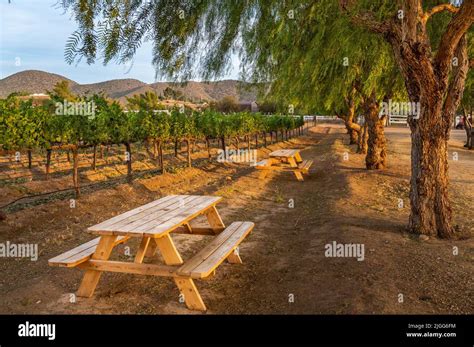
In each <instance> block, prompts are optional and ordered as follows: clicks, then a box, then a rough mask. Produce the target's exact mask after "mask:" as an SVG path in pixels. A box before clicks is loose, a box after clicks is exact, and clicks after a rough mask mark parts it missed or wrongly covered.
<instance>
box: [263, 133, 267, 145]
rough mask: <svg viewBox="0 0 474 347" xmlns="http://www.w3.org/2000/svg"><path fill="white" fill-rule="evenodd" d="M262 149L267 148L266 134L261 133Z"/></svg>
mask: <svg viewBox="0 0 474 347" xmlns="http://www.w3.org/2000/svg"><path fill="white" fill-rule="evenodd" d="M263 147H265V148H267V133H266V132H265V131H264V132H263Z"/></svg>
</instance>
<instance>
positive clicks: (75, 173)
mask: <svg viewBox="0 0 474 347" xmlns="http://www.w3.org/2000/svg"><path fill="white" fill-rule="evenodd" d="M78 154H79V153H78V149H77V147H75V148H73V150H72V161H73V163H72V164H73V168H72V183H73V185H74V192H75V194H76V199H77V198H79V196H80V195H81V191H80V188H79V155H78Z"/></svg>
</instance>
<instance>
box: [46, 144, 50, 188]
mask: <svg viewBox="0 0 474 347" xmlns="http://www.w3.org/2000/svg"><path fill="white" fill-rule="evenodd" d="M50 168H51V149H47V150H46V168H45V171H46V181H47V180H49V170H50Z"/></svg>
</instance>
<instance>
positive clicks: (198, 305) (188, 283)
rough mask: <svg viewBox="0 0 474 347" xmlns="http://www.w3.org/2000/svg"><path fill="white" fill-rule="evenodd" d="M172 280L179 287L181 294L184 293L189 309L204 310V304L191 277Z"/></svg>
mask: <svg viewBox="0 0 474 347" xmlns="http://www.w3.org/2000/svg"><path fill="white" fill-rule="evenodd" d="M174 282H175V283H176V285H177V286H178V288H179V291H180V293H181V294H183V295H184V301H185V302H186V306H187V307H188V308H189V309H191V310H198V311H206V310H207V308H206V305H204V301H202V298H201V295H200V294H199V292H198V290H197V288H196V285H195V284H194V281H193V280H192V279H191V278H175V279H174Z"/></svg>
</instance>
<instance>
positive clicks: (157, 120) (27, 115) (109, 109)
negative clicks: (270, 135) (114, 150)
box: [0, 95, 304, 150]
mask: <svg viewBox="0 0 474 347" xmlns="http://www.w3.org/2000/svg"><path fill="white" fill-rule="evenodd" d="M58 100H59V99H58ZM77 100H78V102H94V105H95V112H94V114H93V115H71V114H68V113H59V114H57V113H56V112H55V108H54V107H52V105H51V104H49V105H44V106H38V107H33V106H32V103H31V101H23V100H20V99H19V98H18V97H14V96H11V97H9V98H7V99H3V100H0V148H2V149H4V150H21V149H35V148H37V149H48V148H51V147H52V146H54V145H59V144H74V145H78V146H84V147H87V146H94V145H98V144H125V143H132V142H137V141H145V140H150V139H152V140H159V141H163V142H164V141H168V140H173V141H178V140H184V139H204V138H208V139H209V138H222V137H224V138H228V137H235V136H247V135H253V134H256V133H260V132H262V131H264V132H272V131H273V132H275V131H285V130H291V129H294V128H296V127H299V126H302V125H303V124H304V123H303V118H302V117H293V116H285V115H272V116H267V115H262V114H259V113H250V112H239V113H231V114H224V113H221V112H217V111H213V110H205V111H203V112H196V111H186V112H182V109H179V108H174V109H173V110H171V112H167V111H163V112H157V111H155V110H152V109H150V105H149V104H147V103H145V104H143V107H139V108H138V109H136V110H130V111H125V110H124V109H123V108H122V107H121V106H120V104H119V103H117V102H111V101H109V100H107V99H106V98H105V97H104V96H103V95H92V96H89V97H85V98H82V99H79V98H78V99H77ZM137 100H138V101H139V102H138V105H142V103H141V101H142V100H143V99H137ZM58 102H60V101H58Z"/></svg>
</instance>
